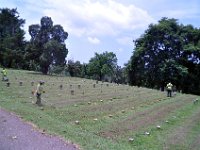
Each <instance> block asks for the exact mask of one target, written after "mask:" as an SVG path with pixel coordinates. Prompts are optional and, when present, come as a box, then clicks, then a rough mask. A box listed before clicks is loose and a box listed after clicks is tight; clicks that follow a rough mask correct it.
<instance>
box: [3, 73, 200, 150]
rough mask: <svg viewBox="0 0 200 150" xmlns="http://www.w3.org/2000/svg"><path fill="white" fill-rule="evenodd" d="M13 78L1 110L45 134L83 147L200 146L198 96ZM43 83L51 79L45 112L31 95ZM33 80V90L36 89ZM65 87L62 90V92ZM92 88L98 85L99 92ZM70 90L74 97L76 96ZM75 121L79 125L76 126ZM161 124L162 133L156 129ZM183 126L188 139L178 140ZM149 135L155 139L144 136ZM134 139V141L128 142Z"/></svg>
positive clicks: (137, 149) (18, 75)
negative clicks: (168, 95) (199, 139)
mask: <svg viewBox="0 0 200 150" xmlns="http://www.w3.org/2000/svg"><path fill="white" fill-rule="evenodd" d="M0 71H1V69H0ZM8 77H9V79H10V83H11V84H10V87H6V83H5V82H0V106H1V107H2V108H5V109H7V110H9V111H12V112H15V113H16V114H18V115H19V116H21V117H22V118H23V119H24V120H25V121H29V122H32V123H34V124H35V125H37V127H38V128H39V129H40V130H42V131H43V130H44V131H45V132H47V133H50V134H55V135H59V136H61V137H63V138H65V139H66V140H69V141H71V142H73V143H76V144H78V145H79V146H80V147H81V148H82V149H85V150H95V149H97V150H112V149H113V150H121V149H126V150H134V149H135V150H140V149H141V150H144V149H148V150H150V149H152V150H160V149H189V148H190V149H191V148H194V149H195V148H196V147H198V146H200V144H199V145H198V143H197V144H196V139H197V138H198V137H199V136H200V129H199V125H200V119H199V118H198V117H197V116H198V115H199V114H200V107H199V105H200V104H197V105H193V103H192V100H193V99H196V98H199V97H198V96H195V95H187V94H177V95H176V96H175V97H172V98H167V97H166V93H165V92H160V91H157V90H152V89H147V88H138V87H130V86H127V85H116V84H112V83H101V82H99V83H98V84H96V82H95V81H94V80H87V79H80V78H70V77H58V76H44V75H41V74H39V73H35V72H29V71H22V70H8ZM39 80H45V81H46V83H45V85H44V89H45V91H46V92H45V94H44V95H42V97H43V100H42V102H43V104H44V107H42V108H41V107H38V106H36V105H35V104H33V103H34V102H35V99H36V98H35V97H34V96H33V95H32V94H31V91H33V90H35V88H36V84H37V81H39ZM20 81H23V85H22V86H19V82H20ZM32 81H34V86H31V82H32ZM61 84H62V85H63V89H62V90H61V89H59V86H60V85H61ZM93 84H96V86H95V88H94V87H93ZM107 84H108V85H107ZM70 85H71V86H70ZM78 85H80V86H81V88H80V89H79V88H78ZM71 90H74V92H75V95H71ZM100 100H103V101H100ZM133 107H134V108H133ZM122 110H123V111H122ZM109 115H112V117H109ZM96 118H97V120H94V119H96ZM76 120H79V121H80V124H75V121H76ZM166 120H168V123H166V122H165V121H166ZM157 125H160V126H161V129H157V128H156V126H157ZM182 128H183V129H184V130H187V133H181V134H184V137H182V138H181V140H179V139H178V138H176V136H178V137H179V133H176V132H177V131H179V130H180V129H182ZM147 131H148V132H149V133H150V135H145V134H144V133H145V132H147ZM180 131H181V130H180ZM175 133H176V134H175ZM180 136H181V135H180ZM130 137H132V138H134V141H132V142H129V140H128V139H129V138H130ZM171 138H176V139H177V142H176V143H173V141H171V140H170V139H171Z"/></svg>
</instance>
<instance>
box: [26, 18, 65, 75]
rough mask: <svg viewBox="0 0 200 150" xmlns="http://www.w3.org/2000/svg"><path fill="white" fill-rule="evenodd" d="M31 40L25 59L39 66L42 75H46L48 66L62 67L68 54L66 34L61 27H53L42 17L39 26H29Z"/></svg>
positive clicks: (47, 19)
mask: <svg viewBox="0 0 200 150" xmlns="http://www.w3.org/2000/svg"><path fill="white" fill-rule="evenodd" d="M29 34H30V35H31V40H30V42H29V44H28V45H27V47H26V54H25V58H26V60H28V61H29V64H30V63H31V62H33V60H34V63H36V64H37V66H40V69H41V71H42V73H44V74H47V73H48V71H49V69H50V66H52V65H53V66H64V65H65V64H66V61H65V58H66V56H67V54H68V49H66V45H65V43H64V42H65V40H66V39H67V37H68V33H67V32H65V31H64V30H63V27H62V26H61V25H53V21H52V20H51V18H50V17H42V18H41V23H40V25H38V24H34V25H31V26H29Z"/></svg>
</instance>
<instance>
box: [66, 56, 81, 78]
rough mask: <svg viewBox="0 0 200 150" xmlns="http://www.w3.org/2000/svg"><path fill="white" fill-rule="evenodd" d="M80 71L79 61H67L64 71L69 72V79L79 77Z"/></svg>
mask: <svg viewBox="0 0 200 150" xmlns="http://www.w3.org/2000/svg"><path fill="white" fill-rule="evenodd" d="M81 70H82V65H81V63H80V61H76V62H74V61H73V60H68V63H67V67H66V71H67V72H69V74H70V76H71V77H81Z"/></svg>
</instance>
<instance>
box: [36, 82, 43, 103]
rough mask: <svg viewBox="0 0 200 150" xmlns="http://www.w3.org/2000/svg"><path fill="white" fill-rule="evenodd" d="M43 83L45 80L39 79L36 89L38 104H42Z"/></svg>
mask: <svg viewBox="0 0 200 150" xmlns="http://www.w3.org/2000/svg"><path fill="white" fill-rule="evenodd" d="M43 84H44V81H39V84H38V85H37V89H36V97H37V101H36V104H37V105H38V106H41V105H42V102H41V95H42V93H44V90H43Z"/></svg>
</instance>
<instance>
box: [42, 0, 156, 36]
mask: <svg viewBox="0 0 200 150" xmlns="http://www.w3.org/2000/svg"><path fill="white" fill-rule="evenodd" d="M43 2H45V3H46V5H49V6H50V7H49V8H47V7H46V8H45V9H44V14H45V15H47V16H51V17H52V19H53V21H54V22H55V23H58V24H61V25H62V26H63V27H64V28H65V30H66V31H68V32H69V33H70V34H73V35H75V36H78V37H81V36H91V37H93V36H116V35H118V34H120V33H121V32H123V31H124V30H126V31H128V30H134V29H141V28H146V27H147V25H148V24H150V23H152V22H153V21H154V20H153V18H152V17H151V16H150V15H148V13H147V12H146V11H144V10H142V9H140V8H137V7H136V6H134V5H124V4H122V3H119V2H115V1H114V0H104V1H95V0H82V1H76V2H75V1H74V0H57V1H56V0H43Z"/></svg>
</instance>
